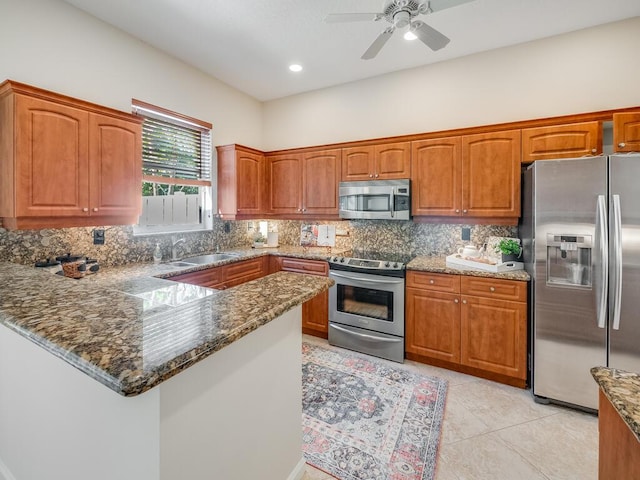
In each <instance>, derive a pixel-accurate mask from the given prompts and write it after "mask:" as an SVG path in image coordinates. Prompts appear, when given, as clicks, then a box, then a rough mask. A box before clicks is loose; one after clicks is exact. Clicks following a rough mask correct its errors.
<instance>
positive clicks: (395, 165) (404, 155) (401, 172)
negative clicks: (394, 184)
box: [374, 142, 411, 180]
mask: <svg viewBox="0 0 640 480" xmlns="http://www.w3.org/2000/svg"><path fill="white" fill-rule="evenodd" d="M375 161H376V163H375V165H376V167H375V173H374V178H376V179H378V180H392V179H396V178H409V177H410V176H411V142H399V143H387V144H385V145H376V146H375Z"/></svg>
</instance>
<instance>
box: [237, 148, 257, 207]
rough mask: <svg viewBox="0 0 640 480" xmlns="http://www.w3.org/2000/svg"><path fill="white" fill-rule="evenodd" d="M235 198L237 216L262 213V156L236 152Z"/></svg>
mask: <svg viewBox="0 0 640 480" xmlns="http://www.w3.org/2000/svg"><path fill="white" fill-rule="evenodd" d="M236 169H237V171H236V186H235V188H236V198H237V213H238V214H239V215H255V214H259V213H262V203H263V197H264V156H263V155H258V154H255V153H249V152H243V151H238V152H236Z"/></svg>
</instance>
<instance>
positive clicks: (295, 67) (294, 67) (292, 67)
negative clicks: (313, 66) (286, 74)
mask: <svg viewBox="0 0 640 480" xmlns="http://www.w3.org/2000/svg"><path fill="white" fill-rule="evenodd" d="M289 70H291V71H292V72H296V73H297V72H301V71H302V65H299V64H297V63H292V64H291V65H289Z"/></svg>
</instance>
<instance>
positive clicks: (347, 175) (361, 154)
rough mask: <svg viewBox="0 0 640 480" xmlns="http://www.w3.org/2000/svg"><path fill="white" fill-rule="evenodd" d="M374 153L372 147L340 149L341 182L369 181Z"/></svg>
mask: <svg viewBox="0 0 640 480" xmlns="http://www.w3.org/2000/svg"><path fill="white" fill-rule="evenodd" d="M374 158H375V152H374V148H373V147H350V148H343V149H342V162H341V163H342V174H341V179H342V181H343V182H352V181H355V180H371V179H373V174H374V169H375V165H374Z"/></svg>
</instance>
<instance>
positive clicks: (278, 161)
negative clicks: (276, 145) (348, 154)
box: [267, 148, 342, 218]
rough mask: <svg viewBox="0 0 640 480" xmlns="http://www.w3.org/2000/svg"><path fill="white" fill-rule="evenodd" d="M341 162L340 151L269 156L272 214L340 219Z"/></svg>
mask: <svg viewBox="0 0 640 480" xmlns="http://www.w3.org/2000/svg"><path fill="white" fill-rule="evenodd" d="M341 159H342V152H341V150H340V149H339V148H338V149H333V150H318V151H313V152H304V153H299V152H292V153H288V154H282V155H269V156H267V183H268V191H269V195H268V198H269V205H268V209H269V213H270V214H272V215H276V216H280V217H283V218H300V217H301V216H303V215H315V216H321V217H325V218H326V217H336V218H337V217H338V183H339V180H340V165H341Z"/></svg>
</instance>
